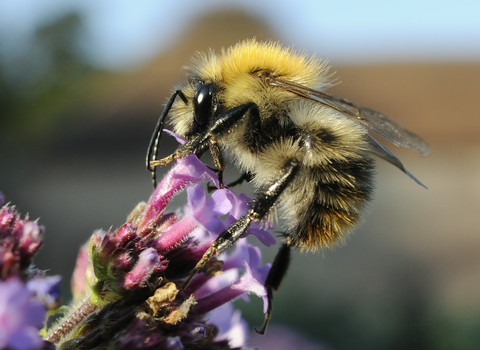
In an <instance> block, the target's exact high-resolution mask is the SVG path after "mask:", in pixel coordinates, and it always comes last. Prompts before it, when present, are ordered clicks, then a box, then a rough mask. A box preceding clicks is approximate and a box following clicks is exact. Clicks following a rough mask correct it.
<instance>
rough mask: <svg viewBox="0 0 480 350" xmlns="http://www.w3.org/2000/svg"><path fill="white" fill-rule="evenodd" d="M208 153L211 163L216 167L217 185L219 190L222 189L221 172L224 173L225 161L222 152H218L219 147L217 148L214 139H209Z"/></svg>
mask: <svg viewBox="0 0 480 350" xmlns="http://www.w3.org/2000/svg"><path fill="white" fill-rule="evenodd" d="M210 153H211V154H212V158H213V161H214V163H215V166H216V167H217V176H218V183H219V184H220V188H224V187H225V185H224V184H223V172H224V171H225V159H224V158H223V154H222V151H221V150H220V147H218V144H217V142H216V141H215V139H214V138H212V139H210Z"/></svg>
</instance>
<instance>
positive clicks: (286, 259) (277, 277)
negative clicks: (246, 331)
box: [255, 243, 291, 334]
mask: <svg viewBox="0 0 480 350" xmlns="http://www.w3.org/2000/svg"><path fill="white" fill-rule="evenodd" d="M290 249H291V248H290V246H289V245H288V243H283V244H282V246H281V248H280V250H279V251H278V253H277V255H276V256H275V260H274V261H273V264H272V267H271V268H270V271H269V272H268V276H267V280H266V281H265V288H267V298H268V305H267V312H266V314H265V320H264V321H263V326H262V328H261V329H260V330H257V329H256V328H255V331H256V332H257V333H258V334H264V333H265V331H266V330H267V326H268V323H269V322H270V317H271V315H272V310H273V306H272V304H273V292H274V291H275V292H276V291H277V290H278V287H280V283H282V280H283V278H284V277H285V275H286V274H287V270H288V266H289V265H290Z"/></svg>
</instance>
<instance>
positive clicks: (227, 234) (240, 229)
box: [183, 161, 299, 288]
mask: <svg viewBox="0 0 480 350" xmlns="http://www.w3.org/2000/svg"><path fill="white" fill-rule="evenodd" d="M298 168H299V165H298V163H297V162H296V161H290V162H288V163H287V165H286V166H285V168H284V172H283V175H282V176H281V177H280V178H279V179H278V180H277V181H275V182H274V183H273V184H272V185H270V187H268V189H267V190H266V191H264V192H262V193H260V194H259V195H258V196H257V198H256V199H255V200H254V201H253V203H252V205H251V208H250V210H249V211H248V213H247V214H245V215H244V216H242V217H241V218H240V219H238V220H237V221H235V222H234V223H233V224H231V225H230V226H229V227H228V228H227V229H226V230H225V231H223V232H222V233H221V234H220V236H218V237H217V239H216V240H215V241H213V243H212V245H211V246H210V247H209V248H208V250H207V251H206V252H205V254H203V256H202V258H201V259H200V261H199V262H198V263H197V265H196V266H195V268H194V269H193V270H192V272H191V273H190V276H189V277H188V278H187V280H186V281H185V283H184V285H183V287H184V288H186V287H187V286H188V284H189V283H190V280H191V279H192V278H193V276H195V275H196V274H197V273H198V272H200V270H202V269H203V268H204V267H205V265H206V264H207V262H208V261H209V260H210V259H211V258H212V257H213V256H214V255H218V254H220V253H221V252H223V251H225V250H227V249H229V248H230V247H232V245H233V244H234V243H235V242H236V241H237V240H238V239H239V238H240V237H242V236H243V235H244V234H245V232H246V231H247V229H248V227H249V226H250V224H251V222H252V221H261V220H262V219H263V218H265V216H266V215H267V214H268V212H269V211H270V209H272V207H273V206H274V205H275V203H276V201H277V200H278V197H279V196H280V194H281V193H282V192H283V190H284V189H285V188H286V187H287V185H288V184H289V183H290V181H292V179H293V178H294V176H295V174H296V173H297V170H298Z"/></svg>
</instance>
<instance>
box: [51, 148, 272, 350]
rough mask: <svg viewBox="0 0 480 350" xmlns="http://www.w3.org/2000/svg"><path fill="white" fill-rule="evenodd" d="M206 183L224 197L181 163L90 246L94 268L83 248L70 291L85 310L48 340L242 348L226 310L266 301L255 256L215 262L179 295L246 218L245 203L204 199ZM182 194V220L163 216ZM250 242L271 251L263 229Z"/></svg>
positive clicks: (207, 176) (205, 175)
mask: <svg viewBox="0 0 480 350" xmlns="http://www.w3.org/2000/svg"><path fill="white" fill-rule="evenodd" d="M207 181H208V182H213V183H214V184H216V186H217V187H219V183H218V177H217V175H216V174H215V173H214V172H213V171H212V170H210V169H208V167H206V166H205V165H204V164H203V163H201V162H200V161H199V160H198V158H197V157H196V156H195V155H190V156H188V157H186V158H185V159H181V160H178V161H177V164H176V165H175V167H174V168H172V169H171V170H170V172H169V173H168V174H167V175H166V176H165V177H164V179H163V180H162V181H161V182H160V184H159V185H158V187H157V188H156V190H155V191H154V193H153V194H152V196H151V198H150V200H149V201H148V203H146V204H144V203H143V204H139V205H138V206H137V208H136V209H135V210H134V211H133V212H132V214H131V215H130V216H129V219H128V221H127V223H125V224H124V225H123V226H121V227H120V228H119V229H117V230H115V231H108V232H105V231H102V230H99V231H96V232H95V233H94V234H93V236H92V238H91V239H90V242H89V244H88V256H89V260H88V259H87V258H86V249H85V248H83V249H82V250H81V252H80V254H79V258H78V261H77V266H76V271H75V272H74V278H73V282H72V286H73V289H74V293H75V299H76V300H83V301H82V302H80V303H79V304H77V306H76V307H71V308H70V313H69V314H67V315H66V316H65V319H64V320H62V321H61V322H60V323H59V325H57V327H56V328H54V329H52V330H50V331H49V332H48V335H47V338H46V339H47V340H49V341H51V342H54V343H56V344H58V345H61V346H62V347H65V348H68V347H70V346H72V347H77V346H78V347H81V348H85V349H88V348H94V347H104V348H107V347H108V348H115V349H183V348H191V349H196V348H202V349H230V348H232V347H240V346H242V345H243V344H244V340H245V338H246V336H245V334H246V331H245V330H244V323H243V321H241V318H240V314H239V313H235V312H233V311H231V310H233V309H230V307H229V306H226V305H229V304H227V303H228V302H230V301H232V300H233V299H235V298H238V297H241V296H243V295H245V294H246V293H254V294H256V295H258V296H260V297H262V298H265V296H266V290H265V287H264V286H263V284H264V282H265V279H266V275H267V273H268V270H269V265H266V266H261V265H260V260H261V258H260V252H259V250H258V249H257V248H253V247H251V246H250V245H249V244H248V243H247V242H246V241H245V240H240V242H239V244H237V245H236V246H235V247H234V248H233V249H232V251H230V252H227V253H222V254H221V255H220V256H219V257H216V258H214V259H212V260H211V261H210V262H209V263H208V264H207V268H206V272H205V274H203V273H202V274H198V275H196V276H194V277H193V279H192V280H191V283H190V284H189V286H188V288H186V289H184V288H183V287H182V286H183V284H184V281H185V279H186V278H187V277H188V275H189V273H190V271H191V270H192V268H193V267H194V266H195V264H196V263H197V262H198V261H199V259H200V258H201V257H202V255H203V254H204V253H205V251H206V250H207V249H208V247H209V246H210V244H211V243H212V242H213V240H214V239H215V238H216V237H218V235H220V234H221V233H222V231H223V230H225V229H226V228H227V227H228V226H229V225H230V223H231V222H233V220H235V219H237V218H239V217H240V216H241V215H244V214H245V212H246V211H247V209H248V204H247V201H249V199H248V197H246V196H237V195H236V194H235V193H234V192H233V191H231V190H229V189H226V188H222V189H218V190H217V191H215V192H214V193H213V194H212V195H211V196H207V194H206V193H205V190H204V189H203V187H202V186H200V185H199V183H200V182H207ZM183 189H187V197H188V205H187V206H186V207H185V208H183V213H180V212H178V211H177V212H176V213H165V210H166V208H167V205H168V204H169V202H170V200H171V199H172V197H173V196H174V195H175V194H176V193H178V192H179V191H181V190H183ZM225 218H226V219H225ZM249 233H254V234H255V235H256V236H257V237H258V238H259V239H260V240H261V241H262V242H264V243H266V244H273V243H274V239H273V237H272V236H271V235H270V234H269V233H268V232H267V231H265V230H263V229H262V228H261V227H260V226H254V227H252V230H250V232H249ZM221 260H223V263H222V262H221ZM222 265H223V269H222ZM222 271H224V273H223V274H221V273H222ZM218 308H222V309H223V310H229V311H228V312H229V315H231V316H232V317H233V318H232V317H231V319H230V322H226V321H225V320H221V319H220V317H219V312H220V311H216V310H217V309H218ZM242 327H243V328H242ZM242 329H243V330H242Z"/></svg>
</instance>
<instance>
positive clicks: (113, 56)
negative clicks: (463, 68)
mask: <svg viewBox="0 0 480 350" xmlns="http://www.w3.org/2000/svg"><path fill="white" fill-rule="evenodd" d="M227 4H228V5H227ZM226 6H229V7H232V6H233V7H236V8H240V9H244V10H246V11H248V12H251V13H252V14H256V15H257V16H258V17H260V18H262V19H264V20H265V21H266V22H267V23H268V24H269V25H270V26H271V27H272V28H273V29H274V30H276V32H277V33H278V34H279V37H280V38H282V39H283V42H284V43H285V44H287V45H294V46H295V47H296V48H297V49H305V50H307V51H308V52H310V53H316V54H317V55H318V56H320V57H322V58H327V59H328V60H329V61H330V62H331V63H333V64H362V63H374V62H395V61H396V62H398V61H480V1H479V0H458V1H453V0H452V1H441V0H436V1H434V0H424V1H422V0H417V1H410V0H406V1H373V0H365V1H348V0H344V1H341V0H340V1H314V0H310V1H309V0H298V1H295V3H294V1H260V0H236V1H220V0H203V1H191V0H190V1H187V0H176V1H160V0H142V1H136V2H133V1H127V0H103V1H102V0H77V1H68V0H0V45H1V46H2V49H3V51H7V52H9V53H11V54H13V55H15V52H21V51H22V50H24V49H25V47H27V46H28V44H29V40H30V38H31V35H32V33H33V32H34V30H35V28H36V26H38V25H39V24H43V23H48V22H50V21H53V20H54V19H55V18H58V17H59V16H61V15H62V14H65V13H66V12H67V11H69V10H72V9H76V10H79V11H80V12H81V13H82V14H84V18H85V20H86V29H85V33H84V36H83V37H84V40H83V47H84V50H85V52H86V54H87V55H88V57H89V58H90V60H91V61H92V63H94V64H96V65H98V66H101V67H104V68H114V69H115V68H116V69H121V68H128V67H131V66H134V65H136V64H139V63H141V62H143V61H146V60H148V59H149V58H150V57H151V56H153V55H155V54H157V53H158V52H159V51H161V50H162V49H164V48H167V47H168V46H169V45H170V44H171V43H172V42H174V41H175V40H176V38H177V37H178V36H180V35H181V33H182V31H183V30H184V29H185V28H186V26H187V24H188V22H189V21H191V20H192V19H193V18H195V17H196V16H198V15H201V14H204V13H208V12H211V11H214V10H216V9H219V8H222V7H226ZM319 48H321V52H319Z"/></svg>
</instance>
